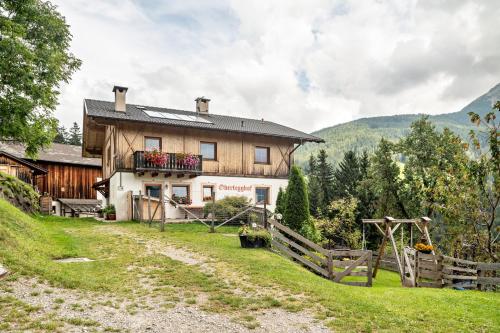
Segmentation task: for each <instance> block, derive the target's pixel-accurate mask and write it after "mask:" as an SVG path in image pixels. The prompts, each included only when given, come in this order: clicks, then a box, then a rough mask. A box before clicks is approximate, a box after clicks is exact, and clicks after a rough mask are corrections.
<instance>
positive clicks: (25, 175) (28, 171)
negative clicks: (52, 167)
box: [0, 152, 47, 185]
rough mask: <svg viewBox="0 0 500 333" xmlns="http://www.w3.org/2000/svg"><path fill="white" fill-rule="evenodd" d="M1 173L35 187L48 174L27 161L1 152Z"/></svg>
mask: <svg viewBox="0 0 500 333" xmlns="http://www.w3.org/2000/svg"><path fill="white" fill-rule="evenodd" d="M0 172H3V173H6V174H8V175H11V176H14V177H17V178H19V179H20V180H22V181H24V182H25V183H27V184H30V185H35V184H36V181H37V179H38V178H41V177H43V176H44V174H45V173H46V172H47V171H46V170H43V167H37V166H36V165H34V164H31V163H29V162H27V161H24V160H20V159H18V158H16V157H15V156H11V155H10V154H5V153H3V152H0Z"/></svg>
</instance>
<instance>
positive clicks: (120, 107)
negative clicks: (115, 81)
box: [113, 86, 128, 112]
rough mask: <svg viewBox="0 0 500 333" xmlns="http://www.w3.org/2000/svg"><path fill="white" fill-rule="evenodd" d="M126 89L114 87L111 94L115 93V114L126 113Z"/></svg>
mask: <svg viewBox="0 0 500 333" xmlns="http://www.w3.org/2000/svg"><path fill="white" fill-rule="evenodd" d="M127 90H128V88H127V87H119V86H114V87H113V92H114V93H115V111H116V112H126V111H127V103H126V99H125V95H126V94H127Z"/></svg>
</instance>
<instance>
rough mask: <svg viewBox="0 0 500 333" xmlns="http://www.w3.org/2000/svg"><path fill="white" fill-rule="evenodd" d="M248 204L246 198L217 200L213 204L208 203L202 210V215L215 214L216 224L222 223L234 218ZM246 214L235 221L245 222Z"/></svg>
mask: <svg viewBox="0 0 500 333" xmlns="http://www.w3.org/2000/svg"><path fill="white" fill-rule="evenodd" d="M249 204H250V202H249V200H248V199H247V198H246V197H241V196H228V197H225V198H223V199H220V200H217V201H216V202H215V204H214V203H212V202H209V203H207V204H206V205H205V207H204V208H203V213H204V215H205V216H208V215H209V214H212V212H215V219H216V220H217V221H218V222H223V221H225V220H226V219H228V218H230V217H232V216H235V215H236V214H238V213H239V212H241V211H242V210H243V209H245V208H246V207H247V206H248V205H249ZM246 219H247V214H243V215H242V216H240V217H239V218H237V219H236V221H240V222H241V221H243V222H246Z"/></svg>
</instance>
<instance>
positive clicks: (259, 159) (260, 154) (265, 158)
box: [255, 147, 270, 164]
mask: <svg viewBox="0 0 500 333" xmlns="http://www.w3.org/2000/svg"><path fill="white" fill-rule="evenodd" d="M269 152H270V148H269V147H255V163H259V164H269V163H270V162H269V160H270V157H269V155H270V154H269Z"/></svg>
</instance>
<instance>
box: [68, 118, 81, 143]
mask: <svg viewBox="0 0 500 333" xmlns="http://www.w3.org/2000/svg"><path fill="white" fill-rule="evenodd" d="M67 142H68V144H70V145H75V146H81V145H82V132H81V130H80V126H78V123H77V122H74V123H73V126H72V127H71V128H70V129H69V138H68V141H67Z"/></svg>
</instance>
